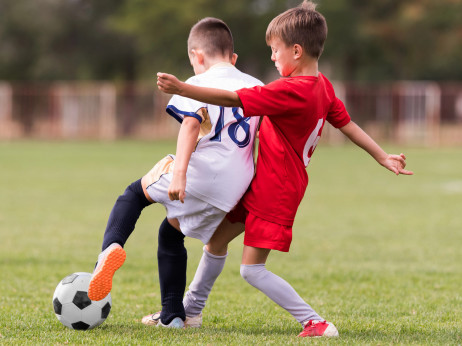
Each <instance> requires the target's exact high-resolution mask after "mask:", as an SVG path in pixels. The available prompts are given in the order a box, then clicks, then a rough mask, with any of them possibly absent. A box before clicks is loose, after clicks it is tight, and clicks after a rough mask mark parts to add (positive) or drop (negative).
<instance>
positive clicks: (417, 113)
mask: <svg viewBox="0 0 462 346" xmlns="http://www.w3.org/2000/svg"><path fill="white" fill-rule="evenodd" d="M334 87H335V90H336V93H337V95H338V97H339V98H340V99H342V100H343V101H344V102H345V104H346V107H347V109H348V111H349V113H350V114H351V116H352V118H353V119H354V121H356V122H357V123H358V124H360V125H361V126H362V127H363V128H364V129H365V130H366V131H367V132H368V133H370V134H371V135H372V136H373V137H374V138H376V139H378V140H385V141H393V142H396V143H400V144H412V145H426V146H438V145H462V84H454V83H452V84H451V83H442V84H441V83H434V82H408V81H403V82H394V83H386V84H384V83H373V84H364V83H340V82H336V83H334ZM169 98H170V96H169V95H165V94H162V93H160V92H159V91H158V90H157V89H156V87H155V85H151V84H149V85H148V84H142V83H137V84H125V85H117V84H112V83H75V82H72V83H64V82H60V83H53V84H10V83H0V139H2V140H7V139H18V138H42V139H102V140H115V139H118V138H141V139H160V138H174V137H175V136H176V135H177V133H178V124H177V122H176V121H175V120H174V119H172V118H171V117H170V116H168V115H167V114H166V113H165V106H166V104H167V102H168V99H169ZM324 140H326V141H329V142H331V143H341V142H343V141H344V140H345V139H344V137H343V136H342V135H341V134H339V132H338V131H334V129H333V128H331V127H330V126H327V127H326V128H325V132H324Z"/></svg>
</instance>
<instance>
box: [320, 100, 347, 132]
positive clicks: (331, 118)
mask: <svg viewBox="0 0 462 346" xmlns="http://www.w3.org/2000/svg"><path fill="white" fill-rule="evenodd" d="M326 120H327V121H328V122H329V123H330V124H331V125H332V126H333V127H335V128H337V129H338V128H341V127H343V126H345V125H346V124H348V123H349V122H350V121H351V118H350V115H349V114H348V112H347V110H346V108H345V105H344V104H343V102H342V101H341V100H340V99H338V98H337V97H335V100H334V102H332V104H331V107H330V109H329V112H328V113H327V117H326Z"/></svg>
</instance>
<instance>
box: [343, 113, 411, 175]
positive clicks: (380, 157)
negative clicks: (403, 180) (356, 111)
mask: <svg viewBox="0 0 462 346" xmlns="http://www.w3.org/2000/svg"><path fill="white" fill-rule="evenodd" d="M340 131H342V133H343V134H344V135H345V136H347V137H348V138H349V139H350V140H351V141H352V142H353V143H355V144H356V145H357V146H359V147H361V148H363V149H364V150H365V151H367V152H368V153H369V154H370V155H371V156H372V157H373V158H374V159H375V160H376V161H377V162H378V163H380V164H381V165H382V166H383V167H385V168H387V169H389V170H390V171H392V172H393V173H395V174H396V175H399V174H406V175H412V174H414V173H413V172H412V171H408V170H405V169H404V167H406V157H405V156H404V154H400V155H391V154H387V153H386V152H385V151H383V149H382V148H381V147H380V146H379V145H378V144H377V143H376V142H375V141H374V140H373V139H372V138H371V137H369V136H368V134H367V133H366V132H364V131H363V130H362V129H361V128H360V127H359V126H358V125H356V124H355V123H354V122H353V121H350V122H349V123H348V124H346V125H345V126H343V127H341V128H340Z"/></svg>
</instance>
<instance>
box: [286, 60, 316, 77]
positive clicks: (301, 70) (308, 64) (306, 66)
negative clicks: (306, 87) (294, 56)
mask: <svg viewBox="0 0 462 346" xmlns="http://www.w3.org/2000/svg"><path fill="white" fill-rule="evenodd" d="M318 74H319V70H318V60H317V59H307V60H306V61H304V62H303V63H301V64H300V65H299V66H298V68H297V69H296V70H295V71H294V73H292V75H291V77H297V76H312V77H318Z"/></svg>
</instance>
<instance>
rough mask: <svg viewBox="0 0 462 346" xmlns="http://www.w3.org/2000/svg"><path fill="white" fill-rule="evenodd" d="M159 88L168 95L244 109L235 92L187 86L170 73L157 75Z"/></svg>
mask: <svg viewBox="0 0 462 346" xmlns="http://www.w3.org/2000/svg"><path fill="white" fill-rule="evenodd" d="M157 86H158V87H159V89H160V90H161V91H163V92H164V93H167V94H176V95H180V96H184V97H187V98H190V99H194V100H197V101H200V102H204V103H208V104H212V105H217V106H224V107H242V103H241V100H240V99H239V96H238V95H237V93H235V92H234V91H227V90H222V89H214V88H205V87H199V86H196V85H191V84H187V83H184V82H180V81H179V80H178V79H177V78H176V77H175V76H173V75H171V74H168V73H162V72H159V73H157Z"/></svg>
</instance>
